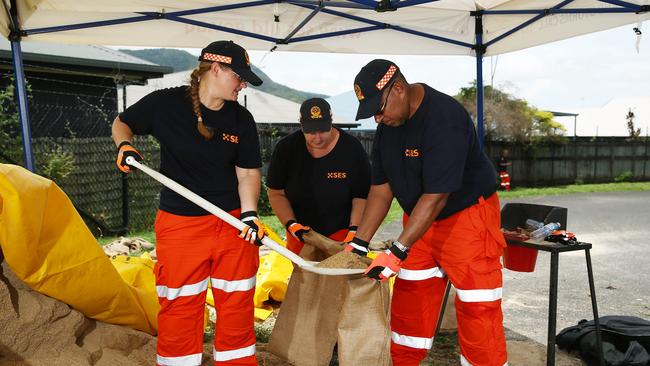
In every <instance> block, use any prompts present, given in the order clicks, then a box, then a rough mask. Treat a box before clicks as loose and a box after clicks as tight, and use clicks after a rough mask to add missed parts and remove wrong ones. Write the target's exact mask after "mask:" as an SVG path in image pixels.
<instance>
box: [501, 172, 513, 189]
mask: <svg viewBox="0 0 650 366" xmlns="http://www.w3.org/2000/svg"><path fill="white" fill-rule="evenodd" d="M499 180H500V182H501V183H500V184H499V185H500V186H501V188H502V189H503V190H506V191H509V190H510V174H508V173H506V172H501V173H499Z"/></svg>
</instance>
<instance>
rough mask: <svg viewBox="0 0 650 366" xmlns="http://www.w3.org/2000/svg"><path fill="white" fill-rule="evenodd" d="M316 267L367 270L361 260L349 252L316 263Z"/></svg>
mask: <svg viewBox="0 0 650 366" xmlns="http://www.w3.org/2000/svg"><path fill="white" fill-rule="evenodd" d="M316 267H321V268H349V269H366V268H368V265H367V264H366V263H364V261H363V260H362V258H361V257H360V256H358V255H357V254H354V253H351V252H339V253H337V254H334V255H333V256H331V257H329V258H327V259H325V260H324V261H322V262H320V263H318V264H317V265H316Z"/></svg>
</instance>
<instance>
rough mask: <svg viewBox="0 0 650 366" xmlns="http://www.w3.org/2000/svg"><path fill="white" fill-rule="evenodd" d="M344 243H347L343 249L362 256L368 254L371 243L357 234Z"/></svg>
mask: <svg viewBox="0 0 650 366" xmlns="http://www.w3.org/2000/svg"><path fill="white" fill-rule="evenodd" d="M343 244H345V248H343V250H345V251H346V252H352V253H354V254H357V255H360V256H362V257H365V256H367V255H368V245H369V244H370V243H368V242H367V241H365V240H362V239H359V238H357V237H356V236H355V237H354V238H352V240H351V241H349V242H344V243H343Z"/></svg>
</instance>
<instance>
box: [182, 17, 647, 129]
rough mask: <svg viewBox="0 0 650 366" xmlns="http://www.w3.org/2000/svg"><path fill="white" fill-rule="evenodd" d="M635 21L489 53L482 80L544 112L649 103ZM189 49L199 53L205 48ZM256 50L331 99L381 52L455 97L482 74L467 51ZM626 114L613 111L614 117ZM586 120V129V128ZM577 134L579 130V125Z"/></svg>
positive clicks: (284, 79) (284, 74) (285, 74)
mask: <svg viewBox="0 0 650 366" xmlns="http://www.w3.org/2000/svg"><path fill="white" fill-rule="evenodd" d="M646 23H648V22H646ZM635 26H636V24H634V25H628V26H624V27H620V28H616V29H612V30H608V31H604V32H599V33H594V34H590V35H586V36H581V37H576V38H571V39H568V40H564V41H559V42H554V43H550V44H546V45H542V46H537V47H533V48H529V49H525V50H521V51H517V52H512V53H508V54H504V55H500V56H497V57H488V58H486V59H485V62H484V67H483V70H484V71H483V73H484V81H485V83H486V84H489V83H491V82H493V83H494V85H495V86H496V87H499V88H501V89H504V90H505V91H507V92H509V93H511V94H513V95H514V96H516V97H518V98H524V99H526V100H527V101H528V102H529V103H530V104H532V105H533V106H535V107H537V108H539V109H544V110H552V111H561V112H580V113H582V112H583V111H584V110H585V109H586V108H599V107H602V106H604V105H605V104H607V103H608V102H609V101H610V100H612V99H614V98H626V97H641V96H646V97H648V98H647V100H650V24H645V27H642V30H643V31H645V34H643V36H642V38H641V42H640V52H637V50H636V48H635V43H636V41H637V36H636V35H635V33H634V31H633V27H635ZM244 46H245V45H244ZM187 50H188V51H190V52H192V53H195V54H198V53H199V52H200V50H198V49H187ZM250 55H251V61H252V62H253V63H254V64H255V65H257V66H258V67H260V68H261V69H262V70H263V71H264V72H265V73H266V74H268V75H269V76H270V77H271V78H272V79H273V80H275V81H277V82H279V83H282V84H285V85H288V86H290V87H293V88H296V89H300V90H305V91H311V92H317V93H323V94H328V95H330V96H335V95H338V94H341V93H345V92H350V91H351V90H352V83H353V80H354V76H355V75H356V73H357V72H358V71H359V69H360V68H361V67H363V65H365V64H366V63H367V62H369V61H370V60H372V59H374V58H378V57H382V58H389V59H391V60H393V61H394V62H396V63H397V64H398V66H400V68H401V69H402V71H403V72H404V74H405V76H406V77H407V79H408V80H409V81H417V82H426V83H428V84H429V85H431V86H432V87H434V88H436V89H438V90H441V91H443V92H446V93H448V94H456V93H457V92H458V90H459V88H461V87H462V86H466V85H468V84H469V83H470V82H471V81H472V80H474V79H475V75H476V63H475V60H474V58H473V57H468V56H391V57H386V56H382V55H351V54H333V53H325V54H320V53H298V52H272V53H269V52H262V51H252V52H250ZM491 70H494V73H493V72H492V71H491ZM492 74H493V75H494V76H493V78H492V77H491V75H492ZM648 104H650V103H648ZM648 108H650V107H648ZM623 109H627V108H623ZM649 111H650V110H649ZM639 112H641V111H639ZM351 113H352V112H351ZM621 113H623V112H620V111H617V112H615V114H616V115H618V114H621ZM597 114H598V113H596V115H597ZM647 114H649V113H645V112H644V113H642V114H641V115H639V117H641V118H640V119H643V121H640V120H639V121H637V123H639V125H640V126H641V127H642V128H643V129H644V130H645V129H647V128H648V125H650V118H649V116H646V115H647ZM592 119H593V118H592ZM646 120H647V121H646ZM621 121H623V122H622V123H621V125H620V126H618V127H620V128H619V129H618V131H611V132H609V131H608V132H606V133H608V134H612V135H614V134H623V135H624V134H625V133H626V131H625V125H624V118H623V117H621ZM562 122H563V123H565V125H567V127H568V128H569V131H567V133H568V134H573V126H572V121H562ZM567 122H571V123H567ZM585 122H586V121H585ZM585 122H583V127H585V128H587V127H588V126H587V124H586V123H585ZM593 123H600V124H602V122H593ZM596 128H597V127H594V126H590V127H588V129H587V130H584V134H585V135H586V134H589V135H591V134H594V133H595V131H596ZM592 130H593V131H592ZM601 131H602V130H601ZM578 133H579V134H581V131H580V129H578Z"/></svg>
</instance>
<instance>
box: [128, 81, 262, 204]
mask: <svg viewBox="0 0 650 366" xmlns="http://www.w3.org/2000/svg"><path fill="white" fill-rule="evenodd" d="M201 116H202V117H203V122H204V123H205V125H207V126H209V127H211V128H212V129H213V130H214V137H213V138H212V139H211V140H209V141H206V140H205V139H204V138H203V137H202V136H201V135H200V134H199V132H198V131H197V129H196V123H197V121H196V116H195V115H194V112H193V109H192V100H191V98H190V96H189V92H188V88H187V86H180V87H176V88H170V89H163V90H157V91H155V92H152V93H151V94H149V95H147V96H145V97H144V98H142V99H140V100H139V101H138V102H137V103H135V104H134V105H132V106H130V107H129V108H127V109H126V110H125V111H124V112H122V113H120V119H121V120H122V121H123V122H124V123H126V124H127V125H129V127H131V130H132V131H133V133H134V134H136V135H152V136H153V137H155V138H156V139H157V140H158V142H159V143H160V172H161V173H162V174H164V175H166V176H167V177H169V178H171V179H173V180H174V181H176V182H178V183H179V184H181V185H182V186H184V187H186V188H187V189H189V190H191V191H192V192H194V193H196V194H198V195H199V196H201V197H203V198H205V199H206V200H208V201H210V202H211V203H213V204H214V205H216V206H218V207H219V208H221V209H222V210H225V211H231V210H234V209H237V208H239V207H240V201H239V192H238V190H237V187H238V185H239V182H238V180H237V175H236V174H235V166H238V167H240V168H246V169H252V168H259V167H261V166H262V159H261V156H260V145H259V138H258V136H257V128H256V127H255V120H254V119H253V116H252V115H251V114H250V112H249V111H248V110H246V108H244V107H242V106H241V105H239V103H237V102H232V101H226V102H225V103H224V105H223V107H222V108H221V109H220V110H218V111H213V110H210V109H208V108H206V107H205V106H203V105H201ZM145 163H146V162H145ZM160 209H161V210H163V211H167V212H169V213H172V214H175V215H183V216H200V215H209V213H208V212H207V211H205V210H203V209H202V208H200V207H199V206H197V205H195V204H194V203H192V202H190V201H188V200H186V199H185V198H183V197H181V196H180V195H178V194H176V193H175V192H173V191H172V190H170V189H169V188H166V187H163V189H162V191H161V193H160Z"/></svg>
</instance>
